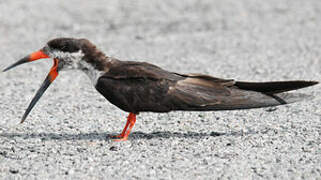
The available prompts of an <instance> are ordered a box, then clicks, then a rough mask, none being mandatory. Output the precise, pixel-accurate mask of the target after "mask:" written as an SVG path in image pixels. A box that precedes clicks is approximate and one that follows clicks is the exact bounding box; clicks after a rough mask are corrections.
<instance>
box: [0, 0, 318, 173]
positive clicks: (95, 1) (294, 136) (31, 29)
mask: <svg viewBox="0 0 321 180" xmlns="http://www.w3.org/2000/svg"><path fill="white" fill-rule="evenodd" d="M320 32H321V1H320V0H305V1H303V0H287V1H285V0H269V1H256V0H239V1H235V0H225V1H219V0H204V1H197V0H195V1H194V0H184V1H172V0H166V1H165V0H159V1H150V0H139V1H119V0H109V1H102V0H91V1H77V0H68V1H63V0H58V1H52V0H33V1H25V0H10V1H5V0H0V54H1V62H0V68H4V67H5V66H7V65H9V64H11V63H13V62H15V61H16V60H18V59H19V58H21V57H23V56H25V55H27V54H29V53H31V52H33V51H35V50H38V49H40V48H42V47H43V46H44V45H45V43H46V42H47V41H48V40H50V39H52V38H56V37H63V36H64V37H79V38H80V37H84V38H87V39H90V40H91V41H92V42H94V43H95V44H96V45H97V46H98V47H99V48H100V49H101V50H103V51H104V52H105V53H106V54H107V55H109V56H114V57H117V58H119V59H123V60H137V61H147V62H150V63H154V64H157V65H159V66H161V67H163V68H165V69H168V70H171V71H176V72H181V73H187V72H197V73H204V74H210V75H213V76H216V77H222V78H234V79H238V80H253V81H267V80H292V79H304V80H318V81H320V80H321V78H320V77H321V33H320ZM51 63H52V62H51V61H46V60H44V61H38V62H34V63H30V64H27V65H22V66H20V67H18V68H15V69H13V70H11V71H9V72H6V73H1V74H0V96H1V101H0V112H1V114H0V179H61V178H64V179H78V178H81V179H156V178H157V179H320V177H321V138H320V134H321V108H320V105H321V97H320V94H321V90H320V85H317V86H314V87H311V88H307V89H303V90H300V91H299V92H300V93H307V94H312V95H314V96H315V97H316V98H315V99H314V100H312V101H305V102H299V103H296V104H291V105H285V106H279V107H277V108H263V109H255V110H244V111H225V112H171V113H168V114H156V113H141V114H140V115H139V116H138V120H137V123H136V125H135V127H134V129H133V133H132V134H131V136H130V138H129V140H128V141H126V142H120V143H119V142H113V141H111V140H110V138H109V137H108V136H110V135H114V134H118V133H120V132H121V130H122V128H123V126H124V124H125V120H126V118H125V117H126V116H127V114H126V113H125V112H123V111H121V110H119V109H118V108H117V107H115V106H113V105H111V104H110V103H108V102H107V101H106V100H105V99H104V98H103V97H102V96H101V95H100V94H98V92H96V90H95V89H94V88H93V86H92V84H91V82H90V80H89V79H88V78H87V77H86V75H84V74H83V73H82V72H77V71H75V72H62V73H61V74H60V76H59V77H58V78H57V80H56V81H55V82H54V83H53V85H52V86H51V87H50V88H49V89H48V91H47V92H46V93H45V95H44V96H43V97H42V99H41V100H40V102H39V103H38V104H37V105H36V107H35V108H34V109H33V111H32V112H31V114H30V116H29V117H28V118H27V120H26V122H25V123H24V124H19V121H20V118H21V117H22V115H23V113H24V111H25V109H26V107H27V106H28V103H29V102H30V100H31V98H32V97H33V95H34V94H35V92H36V90H37V89H38V88H39V86H40V84H41V83H42V81H43V80H44V78H45V76H46V74H47V73H48V71H49V68H50V67H51Z"/></svg>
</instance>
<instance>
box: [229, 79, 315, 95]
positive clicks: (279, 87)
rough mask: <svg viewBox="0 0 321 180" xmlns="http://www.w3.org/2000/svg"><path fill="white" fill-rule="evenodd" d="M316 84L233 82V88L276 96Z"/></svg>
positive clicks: (302, 82) (301, 82)
mask: <svg viewBox="0 0 321 180" xmlns="http://www.w3.org/2000/svg"><path fill="white" fill-rule="evenodd" d="M315 84H318V82H317V81H274V82H242V81H237V82H235V86H237V87H238V88H240V89H243V90H249V91H256V92H261V93H264V94H277V93H281V92H286V91H292V90H296V89H301V88H305V87H309V86H313V85H315Z"/></svg>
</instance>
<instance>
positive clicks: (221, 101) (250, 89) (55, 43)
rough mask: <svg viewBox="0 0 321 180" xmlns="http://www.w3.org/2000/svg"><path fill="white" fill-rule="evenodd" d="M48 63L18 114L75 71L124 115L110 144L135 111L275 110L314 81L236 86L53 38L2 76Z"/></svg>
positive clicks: (81, 41)
mask: <svg viewBox="0 0 321 180" xmlns="http://www.w3.org/2000/svg"><path fill="white" fill-rule="evenodd" d="M44 58H52V59H53V61H54V64H53V66H52V68H51V70H50V72H49V74H48V76H47V77H46V79H45V81H44V82H43V84H42V85H41V87H40V89H39V90H38V91H37V93H36V95H35V97H34V98H33V99H32V101H31V103H30V104H29V107H28V108H27V110H26V112H25V113H24V115H23V117H22V120H21V123H23V122H24V121H25V119H26V118H27V116H28V114H29V113H30V111H31V109H32V108H33V107H34V105H35V104H36V103H37V101H38V100H39V99H40V97H41V96H42V95H43V93H44V92H45V91H46V89H47V88H48V87H49V85H50V84H51V83H52V82H53V81H54V80H55V78H56V77H57V76H58V73H59V71H62V70H72V69H78V70H81V71H83V72H84V73H86V74H87V75H88V77H89V78H90V79H91V81H92V82H93V84H94V86H95V88H96V89H97V91H98V92H100V93H101V94H102V95H103V96H104V97H105V98H106V99H107V100H108V101H109V102H111V103H112V104H114V105H115V106H117V107H119V108H120V109H122V110H124V111H126V112H129V116H128V117H127V122H126V125H125V128H124V129H123V131H122V133H121V134H120V135H119V136H116V137H117V139H116V141H123V140H127V138H128V135H129V134H130V131H131V130H132V128H133V126H134V124H135V122H136V115H138V114H139V113H140V112H147V111H149V112H169V111H176V110H178V111H217V110H234V109H249V108H260V107H268V106H277V105H282V104H287V103H292V102H295V101H299V100H302V99H304V98H305V97H307V96H306V95H303V94H295V93H294V94H293V93H284V92H286V91H291V90H295V89H300V88H304V87H308V86H312V85H315V84H317V83H318V82H316V81H275V82H244V81H243V82H242V81H235V80H232V79H221V78H216V77H212V76H208V75H203V74H180V73H174V72H169V71H166V70H164V69H162V68H160V67H158V66H155V65H153V64H149V63H146V62H134V61H120V60H118V59H115V58H112V57H108V56H106V55H105V54H104V53H102V52H101V51H100V50H98V49H97V48H96V46H95V45H94V44H92V43H91V42H90V41H88V40H87V39H74V38H57V39H53V40H51V41H49V42H48V43H47V44H46V46H45V47H43V48H42V49H40V50H39V51H36V52H34V53H32V54H30V55H28V56H26V57H24V58H22V59H21V60H19V61H18V62H16V63H14V64H13V65H11V66H9V67H8V68H6V69H4V70H3V71H7V70H9V69H11V68H13V67H15V66H17V65H20V64H23V63H27V62H31V61H36V60H39V59H44Z"/></svg>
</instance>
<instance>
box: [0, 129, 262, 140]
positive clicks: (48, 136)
mask: <svg viewBox="0 0 321 180" xmlns="http://www.w3.org/2000/svg"><path fill="white" fill-rule="evenodd" d="M256 133H257V132H246V133H245V132H243V131H237V132H229V133H220V132H209V133H197V132H187V133H180V132H170V131H156V132H152V133H143V132H139V131H138V132H133V133H131V134H130V136H129V139H169V138H186V139H188V138H192V139H201V138H206V137H217V136H243V135H247V134H256ZM115 135H116V134H111V133H98V132H91V133H80V134H70V133H0V137H4V138H9V139H16V138H22V139H31V138H40V139H41V140H42V141H50V140H58V141H59V140H60V141H64V140H109V139H112V136H115Z"/></svg>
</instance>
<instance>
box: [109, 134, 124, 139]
mask: <svg viewBox="0 0 321 180" xmlns="http://www.w3.org/2000/svg"><path fill="white" fill-rule="evenodd" d="M109 137H110V138H112V139H116V138H123V137H124V135H123V134H119V135H116V136H109Z"/></svg>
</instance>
